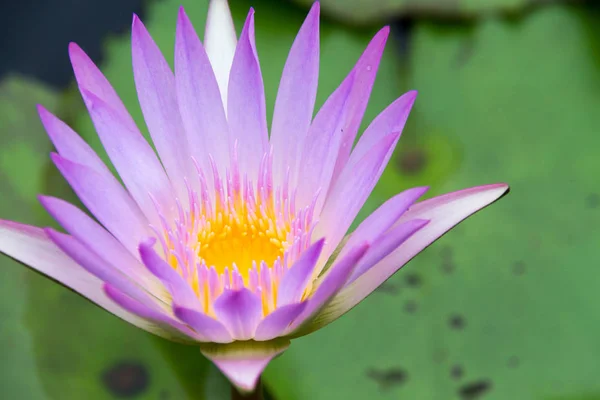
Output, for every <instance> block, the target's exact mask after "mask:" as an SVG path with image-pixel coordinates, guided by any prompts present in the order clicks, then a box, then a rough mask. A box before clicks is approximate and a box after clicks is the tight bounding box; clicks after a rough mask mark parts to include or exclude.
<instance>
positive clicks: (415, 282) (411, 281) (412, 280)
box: [404, 274, 422, 287]
mask: <svg viewBox="0 0 600 400" xmlns="http://www.w3.org/2000/svg"><path fill="white" fill-rule="evenodd" d="M404 279H405V281H406V284H407V285H408V286H411V287H419V286H421V282H422V280H421V277H420V276H419V275H417V274H406V276H405V278H404Z"/></svg>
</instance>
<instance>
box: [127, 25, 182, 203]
mask: <svg viewBox="0 0 600 400" xmlns="http://www.w3.org/2000/svg"><path fill="white" fill-rule="evenodd" d="M131 50H132V61H133V75H134V78H135V85H136V89H137V93H138V99H139V101H140V106H141V108H142V112H143V113H144V119H145V120H146V124H147V125H148V130H149V131H150V135H151V136H152V141H153V142H154V146H155V147H156V150H157V152H158V155H159V156H160V160H161V161H162V164H163V165H164V167H165V169H166V171H167V174H168V175H169V177H170V180H171V182H172V183H173V186H174V187H176V188H177V194H178V196H179V198H180V199H182V200H186V199H187V191H186V188H185V184H184V181H183V178H184V177H187V178H188V179H189V178H190V177H191V176H190V173H189V172H190V171H191V159H190V155H189V152H188V148H189V146H188V144H187V138H186V136H185V131H184V128H183V122H182V121H181V116H180V114H179V106H178V105H177V92H176V90H175V77H174V76H173V72H172V71H171V68H170V67H169V64H167V61H166V60H165V58H164V57H163V55H162V53H161V51H160V49H159V48H158V46H157V45H156V43H155V42H154V40H152V37H151V36H150V34H149V33H148V31H147V30H146V27H145V26H144V24H142V22H141V21H140V20H139V18H138V17H137V16H134V17H133V25H132V28H131Z"/></svg>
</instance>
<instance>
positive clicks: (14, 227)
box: [0, 220, 164, 335]
mask: <svg viewBox="0 0 600 400" xmlns="http://www.w3.org/2000/svg"><path fill="white" fill-rule="evenodd" d="M0 252H2V253H4V254H6V255H7V256H9V257H11V258H14V259H15V260H17V261H19V262H22V263H23V264H25V266H27V267H30V268H32V269H34V270H36V271H38V272H40V273H42V274H44V275H46V276H48V277H49V278H51V279H54V280H55V281H57V282H58V283H60V284H62V285H64V286H66V287H68V288H70V289H72V290H74V291H75V292H77V293H79V294H80V295H82V296H84V297H86V298H87V299H89V300H91V301H93V302H94V303H96V304H98V305H99V306H100V307H102V308H104V309H105V310H107V311H108V312H110V313H112V314H114V315H116V316H117V317H119V318H121V319H123V320H125V321H127V322H129V323H130V324H133V325H135V326H137V327H140V328H142V329H145V330H147V331H151V332H153V333H156V334H158V335H161V333H159V332H162V330H161V329H156V330H155V329H154V328H156V327H154V328H153V327H150V326H149V325H148V323H147V322H146V321H145V320H143V319H141V318H139V317H138V316H136V315H133V314H130V313H129V312H126V311H125V310H123V309H121V308H120V307H118V306H117V305H115V304H114V303H113V302H112V301H111V300H110V299H109V298H107V297H106V295H105V294H104V292H103V290H102V285H103V282H102V281H101V280H100V279H98V278H96V277H95V276H93V275H91V274H90V273H89V272H87V271H86V270H85V269H83V268H81V266H79V265H78V264H77V263H76V262H75V261H74V260H73V259H72V258H70V257H69V256H67V255H66V254H65V253H64V252H63V251H62V250H60V249H59V248H58V247H57V246H56V245H55V244H54V243H53V242H52V241H51V240H50V239H49V238H48V236H47V235H46V233H45V232H44V230H43V229H41V228H38V227H34V226H29V225H23V224H19V223H16V222H12V221H4V220H0ZM163 334H164V332H163Z"/></svg>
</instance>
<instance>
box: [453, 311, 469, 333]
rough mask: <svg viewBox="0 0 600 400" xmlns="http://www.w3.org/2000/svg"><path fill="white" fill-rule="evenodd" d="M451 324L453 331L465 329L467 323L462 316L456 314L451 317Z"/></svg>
mask: <svg viewBox="0 0 600 400" xmlns="http://www.w3.org/2000/svg"><path fill="white" fill-rule="evenodd" d="M449 324H450V327H451V328H452V329H458V330H460V329H463V328H464V327H465V325H466V324H467V322H466V321H465V318H464V317H463V316H462V315H458V314H455V315H453V316H451V317H450V321H449Z"/></svg>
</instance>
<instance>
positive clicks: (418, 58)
mask: <svg viewBox="0 0 600 400" xmlns="http://www.w3.org/2000/svg"><path fill="white" fill-rule="evenodd" d="M598 26H599V25H598V22H597V19H594V17H593V16H590V15H589V14H585V13H584V10H582V9H578V8H575V7H559V6H555V7H549V8H546V9H543V10H539V11H537V12H535V13H532V14H530V15H528V16H527V17H525V18H523V19H522V20H519V21H518V22H515V21H506V20H503V19H500V18H498V19H494V18H491V19H488V20H485V21H481V22H480V23H477V24H475V25H473V26H471V27H468V28H467V27H461V26H458V25H435V24H433V23H431V22H418V23H417V24H416V28H415V32H414V38H413V41H412V43H411V44H410V48H411V54H410V59H409V60H408V67H407V70H408V79H407V82H408V86H409V87H410V88H411V89H417V90H419V97H418V98H417V102H416V105H415V109H414V112H413V114H412V116H411V118H410V120H409V124H408V126H407V128H406V130H405V137H404V138H403V139H402V140H401V141H400V148H401V150H400V151H399V152H397V155H396V159H395V161H393V163H392V164H395V165H392V167H391V168H396V169H392V170H388V171H387V172H388V180H387V182H382V183H383V184H384V185H387V184H391V183H392V182H394V180H393V179H392V178H393V175H394V172H400V171H401V170H400V168H397V167H396V166H398V162H399V161H400V160H399V159H398V155H399V154H401V152H402V148H403V147H404V146H405V143H406V142H407V141H408V142H409V146H413V145H414V143H416V142H417V138H418V137H423V139H421V140H422V143H424V145H425V146H427V147H429V146H433V144H430V143H428V139H427V138H440V137H441V136H443V137H446V141H447V142H449V143H454V148H455V149H456V150H454V149H452V151H453V152H456V153H457V158H456V159H457V160H458V161H457V165H456V169H455V170H454V171H452V172H450V173H449V175H448V176H447V178H446V179H445V181H444V182H439V183H436V184H435V185H434V186H433V188H432V194H437V193H441V192H447V191H451V190H457V189H460V188H464V187H468V186H473V185H478V184H484V183H492V182H498V181H506V182H509V183H510V184H511V186H512V193H511V195H509V196H508V197H507V198H505V199H503V200H502V201H500V202H499V203H498V204H495V205H493V206H492V207H490V208H489V209H486V210H485V211H483V212H482V213H480V214H478V215H477V216H475V217H473V218H472V219H470V220H469V221H468V222H466V223H464V224H462V225H461V226H459V227H458V228H457V229H455V230H454V231H453V232H451V233H450V234H448V235H446V236H445V237H443V238H442V239H440V241H439V242H438V243H436V244H435V245H434V246H432V247H430V248H429V249H428V250H426V251H425V252H424V253H423V254H421V255H420V256H418V257H417V258H416V259H415V260H414V261H412V262H411V263H410V264H409V265H408V266H407V267H405V268H404V269H403V270H402V271H401V272H400V273H398V274H396V275H394V276H393V277H392V278H391V279H390V280H388V281H387V282H386V283H385V284H384V286H382V287H381V288H380V289H379V290H377V291H376V292H375V293H374V294H373V295H372V296H370V297H369V298H368V299H367V300H366V301H364V302H363V303H362V304H361V305H359V306H357V307H356V308H355V309H353V310H352V311H351V312H350V313H348V314H347V315H346V316H344V317H342V318H341V319H340V320H338V321H336V322H335V323H333V324H332V325H331V326H328V327H326V328H325V329H323V330H322V331H319V332H316V333H314V334H312V335H310V336H308V337H305V338H302V339H299V340H296V341H294V342H293V343H292V345H291V346H290V349H289V350H288V351H287V352H286V353H284V354H283V356H282V357H280V358H279V359H277V360H276V361H275V362H273V363H272V364H271V366H270V367H269V368H268V370H267V379H268V382H269V383H270V384H271V386H272V389H273V391H274V393H275V394H276V396H277V397H278V398H282V399H314V400H319V399H332V398H343V399H384V398H401V399H402V398H407V399H419V400H434V399H467V400H468V399H485V400H487V399H490V400H492V399H562V398H564V399H588V398H589V399H593V398H596V397H598V396H597V394H598V393H600V380H598V379H597V366H598V355H599V354H600V346H599V342H598V337H599V335H600V313H598V302H599V301H600V296H599V295H598V282H599V279H600V270H599V269H598V265H599V263H600V251H598V243H600V228H599V227H600V189H598V171H599V170H600V158H598V155H597V153H598V149H599V148H600V135H598V131H599V130H600V114H599V113H598V110H599V109H600V90H599V89H598V88H599V87H600V86H599V85H600V69H599V65H600V64H599V63H598V58H597V56H596V55H597V54H598V53H597V51H598V47H597V46H598V37H599V36H598V34H599V33H600V32H599V29H598ZM558 27H559V29H558ZM384 79H385V78H384ZM431 140H433V139H431ZM459 149H460V151H459ZM426 151H427V150H425V152H426ZM459 155H460V157H458V156H459ZM426 171H427V168H425V167H424V168H423V169H422V173H423V175H422V176H420V177H419V178H417V176H418V174H417V175H415V177H413V178H411V179H412V181H411V184H412V183H416V182H415V180H417V181H419V183H421V184H426V183H427V181H431V182H436V179H437V173H438V172H436V171H434V170H433V169H432V170H431V175H429V176H427V175H426ZM395 182H397V183H398V185H396V187H395V188H394V189H395V190H394V191H399V190H401V189H403V188H404V187H405V185H404V184H402V179H401V177H396V180H395ZM384 189H387V190H391V188H389V187H385V188H380V192H379V193H380V194H381V193H383V192H385V190H384ZM380 194H378V193H375V194H374V196H372V198H371V199H370V207H375V206H376V205H377V204H380V203H381V202H382V201H383V200H384V197H383V196H381V195H380Z"/></svg>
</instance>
